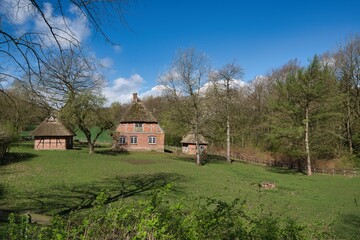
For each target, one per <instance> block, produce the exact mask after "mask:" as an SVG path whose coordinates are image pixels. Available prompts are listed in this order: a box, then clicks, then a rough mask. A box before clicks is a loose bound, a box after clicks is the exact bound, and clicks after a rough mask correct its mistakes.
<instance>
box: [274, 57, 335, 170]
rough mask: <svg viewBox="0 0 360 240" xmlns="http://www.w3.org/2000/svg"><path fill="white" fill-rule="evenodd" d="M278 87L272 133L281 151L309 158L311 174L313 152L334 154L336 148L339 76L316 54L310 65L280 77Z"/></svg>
mask: <svg viewBox="0 0 360 240" xmlns="http://www.w3.org/2000/svg"><path fill="white" fill-rule="evenodd" d="M275 91H276V95H275V98H274V99H273V101H272V104H271V110H272V112H271V115H270V116H269V119H270V122H271V132H270V134H269V135H268V136H269V138H270V139H271V140H272V143H273V147H274V148H275V149H277V150H278V151H281V152H283V153H286V154H287V155H289V156H291V157H293V158H296V159H306V168H307V175H311V174H312V171H311V161H312V160H311V159H312V156H314V157H316V158H319V157H324V156H325V155H326V154H328V155H332V154H330V153H334V150H333V149H336V148H334V144H335V143H336V140H337V139H338V137H337V136H338V135H337V132H336V131H337V130H338V128H337V127H338V125H337V123H338V121H337V120H338V117H339V113H338V108H337V107H336V104H337V103H338V99H337V98H336V97H335V96H336V81H335V77H334V75H333V73H332V71H331V69H330V68H329V67H328V66H326V65H324V64H322V63H321V61H320V60H319V58H318V57H317V56H315V57H314V58H313V60H312V61H311V63H310V65H309V66H308V67H307V68H306V69H305V68H300V69H299V70H298V71H297V72H295V73H292V74H290V75H288V76H287V78H286V79H285V81H278V82H277V83H276V85H275ZM327 145H328V146H327ZM330 148H332V150H331V149H330ZM325 153H326V154H325ZM327 157H330V156H327Z"/></svg>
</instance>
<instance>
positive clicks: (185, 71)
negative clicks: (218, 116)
mask: <svg viewBox="0 0 360 240" xmlns="http://www.w3.org/2000/svg"><path fill="white" fill-rule="evenodd" d="M209 69H210V68H209V63H208V59H207V57H206V56H205V55H204V54H203V53H199V52H197V51H196V50H195V49H194V48H189V49H185V50H179V51H178V52H177V54H176V56H175V58H174V59H173V61H172V64H171V67H170V69H169V70H168V71H167V72H166V73H165V74H164V75H162V76H161V77H160V83H161V84H162V85H163V86H164V87H165V89H164V95H165V96H166V98H167V99H168V100H169V101H170V102H171V103H172V105H173V107H174V110H175V112H176V115H177V119H178V121H181V122H183V123H184V124H186V125H187V126H188V127H189V128H190V129H191V131H192V132H193V133H194V135H195V141H196V148H197V152H196V164H197V165H201V149H200V144H199V142H200V139H199V134H200V132H201V127H202V123H203V121H204V116H205V114H206V113H205V109H204V103H203V101H204V97H203V96H202V87H203V86H204V84H205V83H206V82H207V81H208V74H209Z"/></svg>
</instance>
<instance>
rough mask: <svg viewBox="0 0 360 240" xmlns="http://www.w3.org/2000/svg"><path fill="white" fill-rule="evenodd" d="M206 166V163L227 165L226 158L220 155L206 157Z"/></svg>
mask: <svg viewBox="0 0 360 240" xmlns="http://www.w3.org/2000/svg"><path fill="white" fill-rule="evenodd" d="M204 160H205V164H206V163H226V157H223V156H219V155H212V154H208V155H206V157H205V159H204Z"/></svg>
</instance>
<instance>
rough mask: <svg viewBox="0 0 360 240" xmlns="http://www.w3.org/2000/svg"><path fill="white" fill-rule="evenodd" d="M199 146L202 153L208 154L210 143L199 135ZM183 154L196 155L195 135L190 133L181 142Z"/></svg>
mask: <svg viewBox="0 0 360 240" xmlns="http://www.w3.org/2000/svg"><path fill="white" fill-rule="evenodd" d="M199 145H200V151H201V153H206V150H207V146H208V142H207V141H206V139H205V137H204V136H203V135H201V134H199ZM181 146H182V152H183V153H186V154H196V140H195V134H194V133H188V134H187V135H185V136H184V137H183V139H182V140H181Z"/></svg>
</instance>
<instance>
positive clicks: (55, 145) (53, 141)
mask: <svg viewBox="0 0 360 240" xmlns="http://www.w3.org/2000/svg"><path fill="white" fill-rule="evenodd" d="M32 135H33V136H34V140H35V142H34V149H37V150H65V149H71V148H73V137H74V135H75V134H74V133H73V131H71V130H70V129H68V128H67V127H66V126H65V125H64V124H63V123H62V122H61V120H60V119H58V118H57V117H55V116H50V117H47V118H46V119H45V120H44V121H43V122H42V123H40V125H39V126H38V127H37V128H36V129H35V130H34V131H33V133H32Z"/></svg>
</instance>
